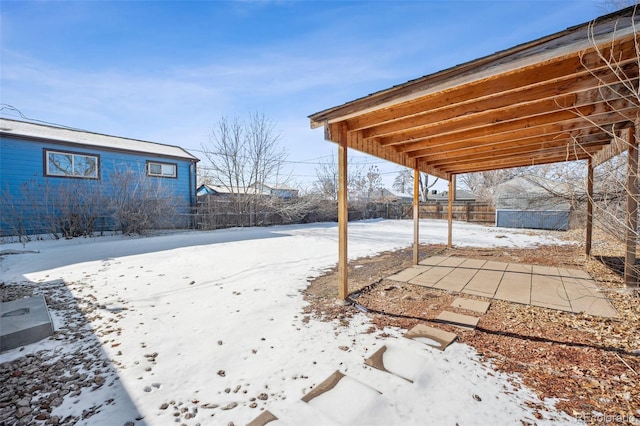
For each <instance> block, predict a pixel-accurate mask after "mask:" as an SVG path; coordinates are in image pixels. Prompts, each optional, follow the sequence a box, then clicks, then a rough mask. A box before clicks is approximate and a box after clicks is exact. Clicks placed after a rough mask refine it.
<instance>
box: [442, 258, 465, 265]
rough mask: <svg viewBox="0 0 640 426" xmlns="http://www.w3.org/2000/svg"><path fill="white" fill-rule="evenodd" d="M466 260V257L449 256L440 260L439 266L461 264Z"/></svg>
mask: <svg viewBox="0 0 640 426" xmlns="http://www.w3.org/2000/svg"><path fill="white" fill-rule="evenodd" d="M462 262H464V257H453V256H452V257H447V258H446V259H445V260H443V261H442V262H440V263H439V264H438V266H460V264H461V263H462Z"/></svg>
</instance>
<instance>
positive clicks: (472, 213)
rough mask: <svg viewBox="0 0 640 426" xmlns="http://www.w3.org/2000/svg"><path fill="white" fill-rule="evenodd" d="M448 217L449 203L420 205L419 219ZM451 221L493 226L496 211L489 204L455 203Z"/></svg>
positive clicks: (437, 202)
mask: <svg viewBox="0 0 640 426" xmlns="http://www.w3.org/2000/svg"><path fill="white" fill-rule="evenodd" d="M448 217H449V203H444V202H439V201H436V202H426V203H420V218H421V219H447V218H448ZM453 220H458V221H462V222H473V223H483V224H493V223H495V221H496V209H495V207H494V206H493V205H491V204H489V203H478V202H460V201H458V202H455V203H453Z"/></svg>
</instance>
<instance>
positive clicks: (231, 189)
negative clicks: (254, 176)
mask: <svg viewBox="0 0 640 426" xmlns="http://www.w3.org/2000/svg"><path fill="white" fill-rule="evenodd" d="M196 195H197V196H198V198H200V197H204V196H211V197H215V198H219V199H220V200H224V199H227V198H230V197H231V196H232V195H239V196H245V197H250V196H253V195H260V196H267V195H269V193H265V192H262V191H260V190H258V189H256V188H253V187H248V188H244V187H239V186H225V185H212V184H208V183H203V184H202V185H200V186H199V187H198V189H197V191H196Z"/></svg>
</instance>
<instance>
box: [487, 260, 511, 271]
mask: <svg viewBox="0 0 640 426" xmlns="http://www.w3.org/2000/svg"><path fill="white" fill-rule="evenodd" d="M508 266H509V264H508V263H506V262H496V261H494V260H487V261H486V263H485V264H484V265H482V269H488V270H490V271H505V270H506V269H507V267H508Z"/></svg>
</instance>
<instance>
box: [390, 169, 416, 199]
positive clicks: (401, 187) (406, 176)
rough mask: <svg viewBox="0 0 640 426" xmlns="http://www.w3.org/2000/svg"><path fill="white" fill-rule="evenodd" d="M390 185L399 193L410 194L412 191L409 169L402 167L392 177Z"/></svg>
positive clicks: (411, 178)
mask: <svg viewBox="0 0 640 426" xmlns="http://www.w3.org/2000/svg"><path fill="white" fill-rule="evenodd" d="M391 187H392V188H393V189H394V190H396V191H398V192H399V193H401V194H411V193H412V192H413V174H412V173H411V170H409V169H407V168H403V169H402V170H400V171H399V172H398V174H397V175H396V177H395V178H394V179H393V184H392V185H391Z"/></svg>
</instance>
